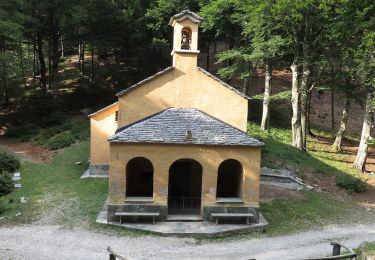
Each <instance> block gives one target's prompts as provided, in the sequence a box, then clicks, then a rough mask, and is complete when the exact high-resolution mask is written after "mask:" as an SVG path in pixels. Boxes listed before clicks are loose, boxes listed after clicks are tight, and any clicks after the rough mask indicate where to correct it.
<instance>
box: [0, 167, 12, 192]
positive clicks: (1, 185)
mask: <svg viewBox="0 0 375 260" xmlns="http://www.w3.org/2000/svg"><path fill="white" fill-rule="evenodd" d="M12 175H13V174H11V173H9V172H2V173H0V196H2V195H6V194H8V193H11V192H12V191H13V189H14V183H13V180H12Z"/></svg>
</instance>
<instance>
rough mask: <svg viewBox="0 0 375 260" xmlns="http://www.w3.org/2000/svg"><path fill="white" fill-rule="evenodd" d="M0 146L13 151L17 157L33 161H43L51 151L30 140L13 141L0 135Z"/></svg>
mask: <svg viewBox="0 0 375 260" xmlns="http://www.w3.org/2000/svg"><path fill="white" fill-rule="evenodd" d="M0 148H1V149H4V150H6V151H9V152H11V153H14V154H15V155H16V156H18V157H19V158H21V159H23V160H25V161H29V162H35V163H44V162H46V161H47V160H48V159H49V158H50V157H51V155H52V152H50V151H48V150H47V149H44V148H42V147H39V146H35V145H33V144H32V143H31V142H15V141H12V140H11V139H9V138H6V137H4V136H2V135H0Z"/></svg>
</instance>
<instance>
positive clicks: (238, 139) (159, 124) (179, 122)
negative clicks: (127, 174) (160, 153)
mask: <svg viewBox="0 0 375 260" xmlns="http://www.w3.org/2000/svg"><path fill="white" fill-rule="evenodd" d="M187 131H190V132H191V135H192V138H186V136H187ZM108 141H109V142H112V143H115V142H117V143H162V144H197V145H235V146H263V145H264V144H263V143H262V142H260V141H258V140H256V139H254V138H251V137H249V136H248V135H247V134H246V133H245V132H243V131H241V130H239V129H238V128H235V127H233V126H231V125H228V124H227V123H224V122H223V121H221V120H219V119H217V118H214V117H212V116H210V115H208V114H206V113H204V112H202V111H200V110H198V109H195V108H168V109H166V110H163V111H161V112H159V113H156V114H154V115H151V116H149V117H147V118H144V119H142V120H140V121H138V122H135V123H133V124H131V125H128V126H125V127H123V128H119V129H118V130H117V131H116V133H115V134H114V135H112V136H111V137H110V138H109V139H108Z"/></svg>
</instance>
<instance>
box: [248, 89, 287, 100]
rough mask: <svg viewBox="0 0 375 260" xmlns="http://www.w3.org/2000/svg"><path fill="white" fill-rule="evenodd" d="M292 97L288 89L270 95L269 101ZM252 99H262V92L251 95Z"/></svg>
mask: <svg viewBox="0 0 375 260" xmlns="http://www.w3.org/2000/svg"><path fill="white" fill-rule="evenodd" d="M291 97H292V92H291V91H290V90H286V91H282V92H279V93H277V94H274V95H271V97H270V100H271V101H289V100H290V99H291ZM252 98H254V99H259V100H263V94H259V95H256V96H253V97H252Z"/></svg>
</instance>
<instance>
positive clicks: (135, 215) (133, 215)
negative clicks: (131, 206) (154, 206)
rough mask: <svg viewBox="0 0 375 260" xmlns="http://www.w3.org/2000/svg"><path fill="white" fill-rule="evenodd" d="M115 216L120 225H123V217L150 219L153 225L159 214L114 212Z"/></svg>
mask: <svg viewBox="0 0 375 260" xmlns="http://www.w3.org/2000/svg"><path fill="white" fill-rule="evenodd" d="M115 216H119V217H120V223H121V224H122V223H123V218H124V217H152V223H153V224H155V218H156V217H159V216H160V213H159V212H121V211H120V212H116V213H115Z"/></svg>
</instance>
